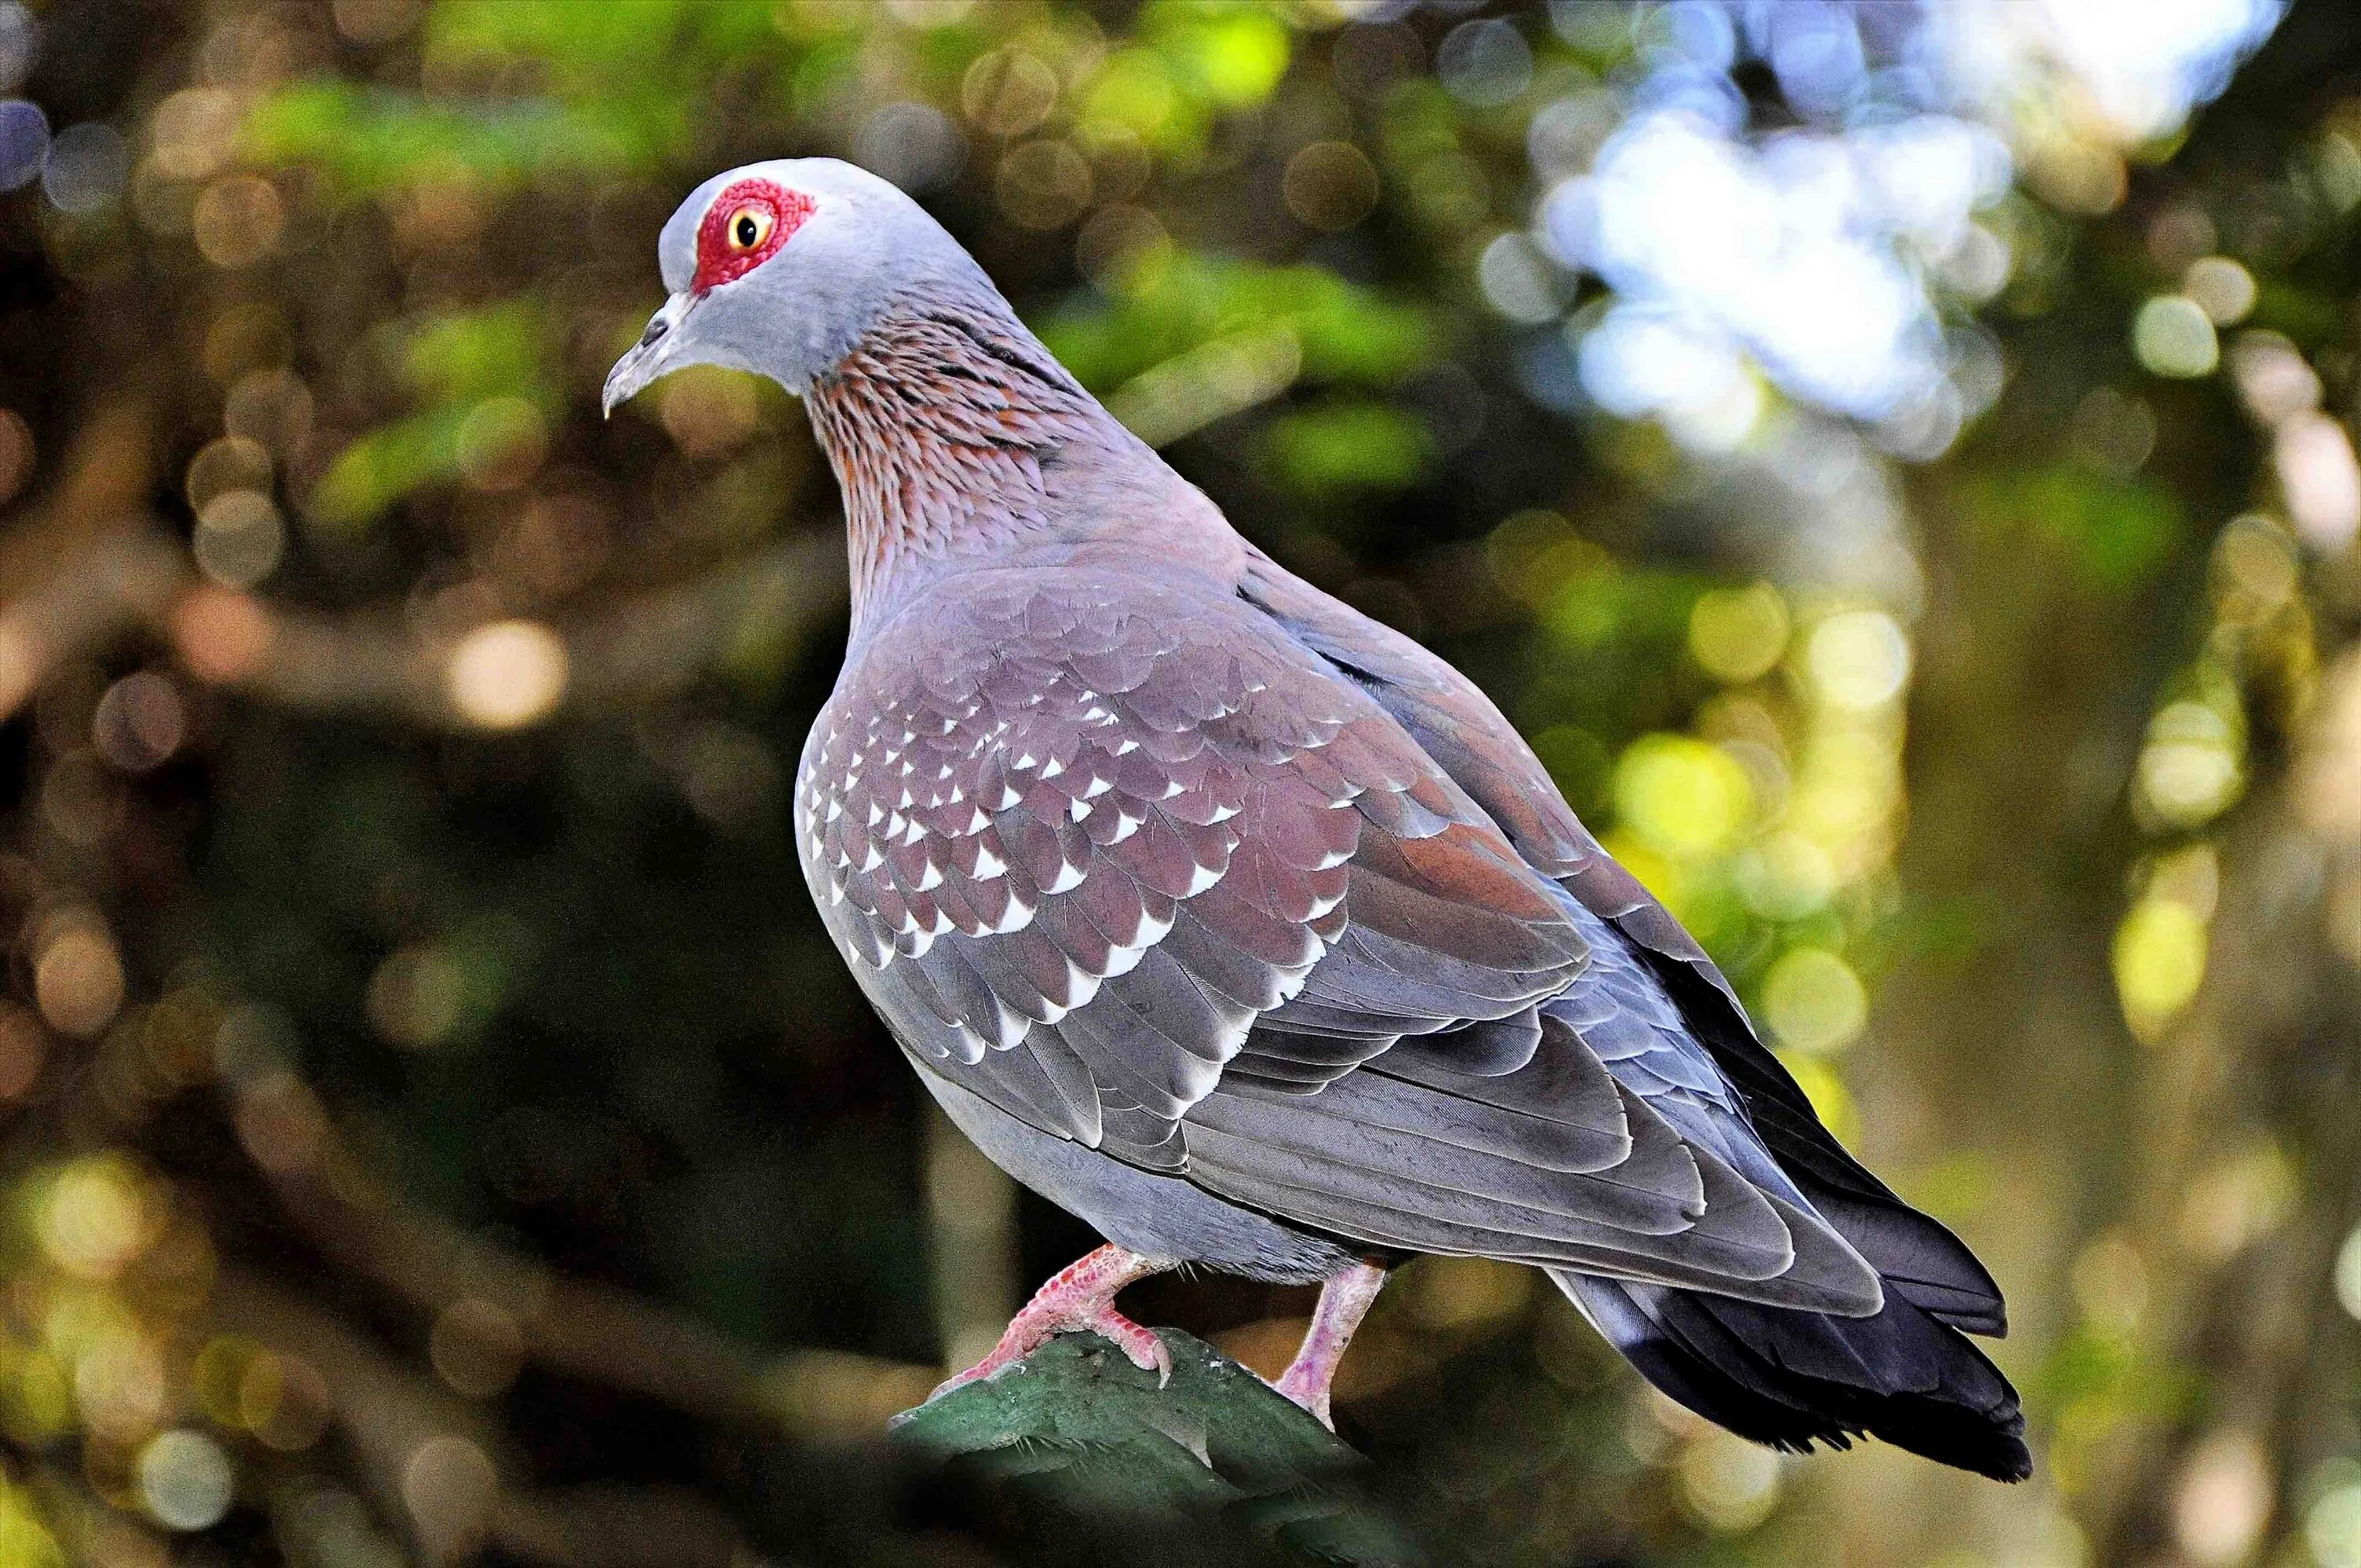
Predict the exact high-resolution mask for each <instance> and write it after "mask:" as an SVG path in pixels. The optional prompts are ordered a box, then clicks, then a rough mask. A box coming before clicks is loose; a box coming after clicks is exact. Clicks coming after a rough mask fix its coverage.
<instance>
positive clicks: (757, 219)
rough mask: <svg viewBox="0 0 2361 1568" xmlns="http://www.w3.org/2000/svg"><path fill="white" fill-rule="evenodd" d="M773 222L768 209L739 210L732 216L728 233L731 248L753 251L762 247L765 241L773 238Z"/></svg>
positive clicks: (746, 208)
mask: <svg viewBox="0 0 2361 1568" xmlns="http://www.w3.org/2000/svg"><path fill="white" fill-rule="evenodd" d="M772 222H773V219H772V217H771V212H770V209H769V208H767V207H755V206H745V207H741V208H739V209H738V210H737V211H736V212H734V213H732V214H730V223H729V226H728V231H727V232H728V233H729V236H730V249H732V250H753V249H756V248H758V247H761V245H762V243H763V241H764V240H766V239H768V238H770V237H771V224H772Z"/></svg>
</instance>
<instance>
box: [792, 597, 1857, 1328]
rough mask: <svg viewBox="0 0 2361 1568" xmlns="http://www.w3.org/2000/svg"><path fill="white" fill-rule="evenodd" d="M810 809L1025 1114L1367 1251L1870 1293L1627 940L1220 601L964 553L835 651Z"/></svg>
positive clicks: (895, 1003)
mask: <svg viewBox="0 0 2361 1568" xmlns="http://www.w3.org/2000/svg"><path fill="white" fill-rule="evenodd" d="M797 807H798V813H799V820H798V824H797V826H798V833H799V839H801V848H802V849H803V850H805V860H806V865H807V875H808V876H809V878H810V880H811V883H812V888H813V893H814V895H815V897H816V898H817V899H818V901H819V903H820V905H821V908H822V910H823V912H824V913H825V914H826V915H827V916H828V919H829V925H830V927H831V929H832V930H833V931H834V932H835V933H836V935H837V937H838V938H839V941H840V945H841V946H842V947H843V948H844V950H845V952H846V956H847V958H848V960H849V961H850V962H851V964H852V967H853V969H854V970H855V972H856V974H857V975H859V976H860V978H861V980H862V983H863V986H864V989H866V990H867V991H868V992H869V994H870V995H871V997H872V999H873V1001H874V1002H875V1003H876V1004H877V1005H878V1006H879V1008H880V1010H881V1011H882V1012H883V1013H884V1014H885V1015H886V1017H887V1019H888V1021H889V1022H890V1023H891V1025H893V1027H894V1029H895V1034H896V1036H897V1037H899V1038H900V1039H901V1040H902V1041H903V1043H904V1045H905V1047H906V1048H907V1049H910V1050H911V1051H912V1052H913V1053H914V1054H915V1055H917V1056H919V1057H921V1058H925V1062H926V1066H927V1067H928V1069H929V1070H933V1071H936V1072H938V1073H940V1074H941V1075H942V1076H944V1077H946V1078H948V1079H950V1080H952V1081H954V1082H957V1083H959V1084H960V1085H961V1086H962V1087H964V1088H966V1089H968V1090H970V1091H972V1092H974V1093H977V1094H979V1095H982V1096H983V1097H984V1098H985V1099H987V1100H989V1101H991V1102H993V1103H994V1104H995V1105H997V1106H999V1107H1000V1108H1002V1109H1003V1110H1005V1111H1007V1112H1008V1113H1011V1114H1013V1115H1015V1116H1016V1117H1018V1118H1019V1119H1020V1120H1022V1121H1024V1122H1026V1123H1027V1124H1030V1125H1032V1126H1035V1127H1037V1128H1038V1129H1040V1130H1042V1131H1044V1132H1049V1133H1052V1134H1055V1135H1059V1136H1061V1137H1066V1138H1071V1139H1073V1140H1075V1141H1076V1142H1078V1143H1082V1144H1084V1145H1087V1146H1092V1147H1094V1148H1098V1149H1100V1150H1101V1151H1102V1152H1104V1153H1107V1154H1109V1155H1112V1156H1114V1157H1116V1158H1119V1159H1122V1160H1125V1161H1126V1162H1128V1163H1131V1164H1133V1165H1135V1166H1137V1167H1139V1168H1144V1169H1149V1170H1157V1171H1162V1172H1166V1173H1170V1174H1176V1175H1181V1176H1185V1177H1186V1178H1187V1179H1189V1180H1191V1182H1194V1183H1196V1184H1197V1185H1199V1186H1201V1187H1203V1188H1205V1189H1206V1190H1210V1191H1213V1192H1214V1193H1215V1194H1217V1195H1219V1196H1222V1197H1224V1198H1226V1199H1229V1200H1231V1201H1235V1202H1238V1203H1240V1204H1243V1205H1245V1206H1247V1207H1250V1208H1254V1209H1257V1210H1260V1211H1262V1212H1268V1213H1271V1214H1275V1215H1279V1216H1281V1217H1283V1218H1286V1219H1288V1220H1290V1221H1293V1222H1295V1223H1301V1224H1304V1225H1308V1226H1312V1227H1316V1228H1319V1229H1321V1230H1323V1231H1326V1232H1328V1233H1330V1234H1335V1235H1338V1236H1341V1237H1345V1238H1349V1239H1352V1240H1355V1241H1357V1242H1360V1243H1364V1244H1367V1245H1378V1246H1405V1247H1411V1248H1414V1249H1417V1250H1422V1251H1444V1252H1462V1253H1481V1254H1486V1255H1498V1256H1505V1257H1516V1258H1524V1259H1530V1260H1532V1261H1534V1262H1545V1263H1555V1264H1561V1265H1565V1266H1576V1267H1580V1268H1583V1269H1586V1270H1589V1271H1592V1272H1598V1273H1606V1274H1612V1275H1617V1276H1620V1277H1629V1278H1636V1279H1646V1280H1656V1281H1662V1282H1665V1283H1678V1284H1696V1285H1701V1286H1704V1287H1706V1288H1715V1289H1720V1290H1724V1291H1727V1292H1730V1293H1733V1294H1747V1295H1752V1296H1754V1297H1755V1298H1757V1299H1766V1300H1777V1301H1780V1302H1783V1303H1791V1304H1813V1305H1821V1306H1824V1307H1826V1308H1827V1309H1828V1310H1870V1309H1872V1308H1873V1307H1874V1305H1875V1301H1876V1294H1875V1293H1876V1283H1875V1278H1874V1276H1873V1274H1872V1273H1871V1272H1870V1271H1869V1270H1868V1269H1867V1268H1866V1266H1864V1265H1863V1264H1862V1263H1861V1260H1860V1259H1859V1258H1858V1257H1857V1256H1854V1255H1852V1254H1851V1253H1850V1249H1848V1248H1846V1247H1845V1245H1844V1244H1843V1243H1842V1242H1841V1241H1839V1240H1838V1239H1837V1238H1836V1237H1835V1235H1834V1234H1833V1233H1832V1232H1830V1231H1828V1228H1827V1227H1826V1226H1825V1225H1823V1224H1821V1223H1818V1221H1817V1218H1816V1217H1815V1216H1813V1215H1812V1214H1811V1213H1810V1212H1809V1210H1808V1206H1806V1205H1803V1204H1802V1203H1801V1202H1800V1201H1799V1200H1795V1199H1794V1198H1793V1197H1792V1190H1789V1191H1788V1192H1781V1191H1777V1190H1769V1189H1766V1188H1765V1187H1763V1186H1762V1185H1760V1184H1759V1183H1758V1182H1757V1181H1756V1180H1755V1179H1752V1178H1751V1177H1750V1174H1749V1173H1748V1172H1747V1171H1746V1170H1745V1169H1744V1167H1745V1165H1746V1164H1747V1163H1748V1160H1749V1157H1751V1156H1752V1154H1753V1153H1755V1152H1757V1151H1756V1150H1755V1149H1754V1148H1753V1147H1752V1146H1743V1147H1741V1146H1738V1145H1736V1144H1734V1143H1733V1140H1732V1136H1731V1128H1733V1127H1740V1126H1742V1123H1741V1122H1740V1121H1738V1120H1737V1119H1735V1118H1733V1117H1731V1116H1730V1113H1728V1112H1727V1111H1726V1110H1721V1111H1719V1112H1717V1110H1716V1108H1715V1107H1714V1106H1713V1105H1712V1104H1711V1103H1710V1098H1711V1094H1712V1092H1714V1091H1716V1090H1718V1087H1719V1079H1718V1078H1717V1077H1714V1076H1713V1075H1711V1074H1710V1073H1709V1072H1708V1073H1699V1072H1698V1071H1697V1070H1696V1069H1694V1068H1693V1067H1692V1066H1690V1065H1687V1064H1682V1063H1673V1062H1667V1064H1666V1067H1665V1070H1663V1071H1658V1070H1656V1069H1654V1068H1653V1067H1652V1066H1651V1065H1649V1064H1650V1063H1651V1062H1653V1060H1654V1059H1655V1058H1656V1056H1658V1055H1661V1050H1660V1047H1657V1046H1655V1045H1653V1044H1651V1043H1650V1042H1649V1041H1648V1040H1646V1039H1643V1038H1642V1036H1641V1035H1640V1034H1638V1033H1634V1032H1633V1031H1632V1030H1631V1029H1630V1028H1628V1027H1627V1026H1626V1022H1627V1021H1626V1019H1625V1014H1626V1013H1627V1012H1628V1010H1629V1009H1628V1007H1627V1006H1626V1005H1625V1004H1623V1003H1619V1002H1616V1001H1615V1000H1614V998H1615V997H1616V996H1618V995H1619V994H1620V993H1622V992H1630V991H1631V988H1632V986H1633V984H1634V983H1635V981H1636V980H1637V979H1638V978H1639V977H1638V971H1637V970H1634V969H1633V968H1632V966H1631V965H1630V964H1629V963H1628V962H1625V961H1624V960H1623V959H1621V957H1620V955H1621V954H1622V953H1623V951H1624V949H1623V947H1622V944H1621V942H1620V938H1616V937H1615V936H1614V934H1613V933H1612V932H1611V931H1609V929H1608V928H1607V927H1605V926H1604V925H1603V924H1601V923H1600V922H1599V921H1598V919H1597V918H1596V917H1595V916H1592V915H1590V914H1589V912H1587V910H1585V909H1584V908H1583V907H1582V906H1581V905H1580V904H1579V902H1578V901H1576V900H1575V899H1573V898H1571V897H1569V896H1568V895H1567V894H1566V893H1565V890H1564V889H1563V888H1562V887H1560V886H1558V885H1556V884H1555V883H1553V882H1551V881H1549V880H1548V879H1546V878H1543V877H1542V876H1540V875H1538V874H1536V873H1535V872H1533V870H1532V868H1531V867H1530V866H1529V865H1528V864H1527V863H1526V861H1525V860H1524V859H1523V858H1522V857H1521V855H1520V854H1519V853H1518V851H1517V850H1516V849H1515V848H1514V847H1513V846H1512V845H1511V844H1510V842H1509V840H1508V839H1507V838H1506V837H1504V835H1503V834H1502V832H1501V831H1500V829H1499V828H1498V827H1496V826H1495V824H1494V823H1493V821H1492V820H1491V818H1490V817H1488V815H1487V814H1486V812H1485V811H1484V810H1483V809H1482V808H1481V807H1479V806H1477V805H1476V804H1475V802H1474V801H1472V800H1471V799H1470V798H1469V796H1468V795H1467V794H1466V791H1465V790H1463V789H1462V788H1461V787H1460V786H1459V785H1458V784H1455V782H1454V781H1453V780H1452V778H1451V777H1450V776H1449V775H1448V774H1447V773H1445V772H1444V770H1443V769H1442V768H1441V767H1440V766H1438V765H1437V764H1436V762H1434V760H1433V758H1432V757H1430V756H1429V755H1428V754H1427V752H1426V751H1424V750H1422V748H1421V747H1420V746H1419V745H1418V744H1417V743H1416V741H1414V740H1412V739H1411V735H1410V734H1409V732H1408V731H1407V730H1405V729H1404V728H1403V727H1402V726H1401V725H1400V723H1399V722H1398V721H1397V720H1396V719H1394V718H1391V717H1390V716H1389V715H1388V714H1387V713H1386V712H1384V711H1383V709H1382V708H1381V707H1378V704H1376V703H1375V702H1373V701H1372V700H1371V699H1370V697H1369V696H1367V694H1366V693H1365V692H1363V691H1362V690H1361V689H1359V688H1358V687H1357V686H1356V685H1354V684H1353V683H1352V682H1350V681H1346V680H1343V679H1339V678H1338V677H1337V675H1336V673H1335V671H1334V669H1332V668H1331V667H1330V666H1329V665H1327V664H1326V663H1323V662H1322V661H1321V660H1320V659H1318V658H1317V657H1316V656H1314V655H1312V654H1311V653H1310V652H1307V651H1305V650H1304V649H1302V648H1301V647H1300V646H1298V645H1297V644H1295V643H1294V642H1292V641H1290V640H1289V639H1288V638H1286V637H1285V636H1284V635H1283V634H1280V633H1279V631H1278V630H1277V629H1276V628H1274V627H1272V626H1271V624H1270V623H1269V622H1268V620H1265V619H1264V618H1262V617H1261V616H1259V615H1257V614H1255V613H1254V612H1252V611H1251V610H1249V609H1246V607H1243V606H1240V605H1237V604H1236V603H1235V601H1234V600H1230V599H1227V598H1218V599H1216V598H1204V599H1200V598H1190V597H1188V596H1185V595H1179V594H1171V593H1169V592H1167V591H1166V590H1161V589H1155V588H1150V587H1144V586H1141V585H1139V584H1138V583H1137V582H1136V581H1126V580H1123V579H1108V578H1104V577H1090V576H1062V577H1061V576H1056V575H1050V574H1042V573H1032V574H1027V575H1026V576H1023V577H1021V578H1012V579H1010V580H1008V581H1007V582H1006V583H1005V584H1004V585H1001V586H998V587H994V586H991V585H985V586H982V587H979V586H977V585H976V584H975V583H974V582H973V580H971V582H970V584H969V586H968V587H967V589H966V591H965V592H964V594H963V595H962V597H961V600H960V601H959V602H958V603H956V604H950V605H946V606H944V607H943V609H942V613H941V615H940V616H939V618H938V619H937V620H936V621H935V623H934V624H932V625H930V626H929V627H928V634H927V637H926V640H925V641H924V642H923V643H918V644H917V645H915V646H909V647H902V648H900V649H898V650H897V651H896V652H894V653H892V654H891V655H890V656H884V657H879V656H872V657H869V658H865V659H863V660H862V661H860V662H859V663H858V665H857V667H856V668H854V669H852V670H850V671H848V674H847V678H846V683H845V685H842V686H840V690H839V693H838V696H837V697H836V698H835V699H833V700H832V701H831V703H830V707H829V712H828V713H827V714H826V715H825V716H824V717H823V720H822V723H821V725H820V726H819V727H818V729H816V731H815V734H814V737H813V741H812V745H811V747H810V748H809V750H808V751H807V762H806V769H805V773H804V776H803V779H802V780H801V781H800V787H799V789H798V798H797ZM1600 937H1604V938H1608V939H1609V942H1610V943H1611V944H1612V947H1611V950H1610V952H1609V955H1608V961H1605V962H1601V961H1599V955H1598V952H1596V951H1595V950H1594V948H1593V945H1592V944H1593V940H1594V939H1595V938H1600ZM1594 1042H1595V1043H1594ZM1692 1087H1694V1090H1695V1091H1696V1092H1697V1095H1698V1096H1699V1098H1698V1099H1697V1103H1696V1104H1694V1105H1691V1104H1688V1103H1686V1102H1681V1101H1679V1100H1678V1099H1677V1097H1676V1096H1675V1097H1673V1098H1667V1092H1666V1091H1686V1090H1690V1089H1691V1088H1692ZM1652 1096H1653V1098H1652ZM1717 1118H1718V1119H1717ZM1741 1142H1742V1140H1741ZM1759 1163H1760V1164H1762V1165H1763V1166H1766V1167H1768V1168H1770V1169H1771V1170H1772V1171H1773V1172H1775V1170H1776V1167H1775V1163H1774V1162H1770V1161H1768V1160H1767V1158H1766V1159H1763V1160H1762V1161H1760V1162H1759Z"/></svg>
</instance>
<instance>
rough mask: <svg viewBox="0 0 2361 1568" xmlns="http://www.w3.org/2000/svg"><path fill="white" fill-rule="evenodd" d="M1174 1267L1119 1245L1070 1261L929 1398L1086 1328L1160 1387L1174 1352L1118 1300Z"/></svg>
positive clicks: (980, 1377)
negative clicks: (981, 1353)
mask: <svg viewBox="0 0 2361 1568" xmlns="http://www.w3.org/2000/svg"><path fill="white" fill-rule="evenodd" d="M1171 1266H1172V1265H1171V1264H1170V1262H1168V1261H1166V1260H1164V1259H1162V1258H1153V1257H1143V1256H1142V1255H1139V1254H1138V1253H1136V1252H1132V1251H1130V1250H1128V1249H1127V1248H1125V1247H1119V1246H1103V1247H1101V1248H1099V1249H1098V1250H1097V1251H1096V1252H1093V1253H1091V1254H1089V1255H1086V1256H1084V1257H1082V1258H1081V1259H1079V1260H1077V1261H1076V1262H1074V1263H1071V1264H1069V1265H1067V1266H1066V1267H1065V1269H1064V1270H1062V1271H1061V1272H1060V1273H1059V1274H1057V1275H1055V1276H1054V1277H1051V1278H1050V1280H1049V1283H1048V1284H1046V1285H1044V1286H1042V1287H1041V1288H1040V1289H1038V1290H1036V1291H1035V1292H1034V1293H1033V1299H1031V1300H1030V1301H1027V1303H1025V1309H1024V1310H1022V1311H1020V1312H1018V1313H1017V1314H1016V1317H1014V1318H1012V1319H1010V1320H1009V1323H1008V1332H1005V1333H1004V1334H1002V1335H1001V1336H1000V1343H998V1344H996V1345H994V1346H993V1347H992V1352H991V1354H988V1355H986V1356H985V1357H984V1358H983V1360H982V1361H979V1362H977V1363H976V1364H975V1365H973V1366H971V1367H969V1368H968V1369H967V1370H966V1371H965V1372H962V1373H960V1374H959V1375H958V1376H954V1377H951V1378H950V1379H949V1380H947V1381H946V1382H944V1383H943V1384H941V1385H940V1386H939V1387H937V1388H936V1389H935V1391H934V1392H933V1393H932V1394H930V1395H928V1398H929V1399H939V1398H941V1397H942V1396H944V1395H945V1394H948V1393H950V1391H951V1390H952V1389H954V1388H963V1387H967V1385H969V1384H971V1383H975V1382H980V1381H982V1380H983V1378H986V1377H989V1376H992V1375H993V1374H994V1373H995V1372H998V1371H999V1370H1000V1369H1001V1368H1002V1367H1005V1366H1013V1365H1016V1363H1017V1362H1020V1361H1022V1360H1024V1359H1025V1358H1026V1357H1027V1356H1028V1355H1030V1354H1033V1353H1034V1352H1035V1351H1037V1350H1038V1349H1040V1348H1041V1347H1042V1346H1043V1345H1045V1344H1047V1343H1049V1341H1050V1340H1051V1339H1052V1338H1053V1337H1055V1336H1056V1335H1058V1334H1061V1333H1072V1332H1077V1331H1080V1330H1084V1329H1087V1330H1089V1331H1090V1332H1093V1333H1094V1334H1099V1335H1101V1336H1103V1337H1104V1338H1106V1339H1108V1340H1110V1341H1112V1342H1114V1343H1115V1348H1116V1349H1118V1350H1120V1351H1122V1352H1123V1354H1125V1355H1126V1357H1128V1358H1129V1359H1130V1361H1131V1364H1132V1365H1134V1366H1137V1367H1138V1368H1139V1369H1140V1370H1141V1371H1143V1372H1153V1373H1155V1374H1156V1383H1157V1387H1163V1386H1164V1384H1165V1382H1166V1381H1167V1380H1168V1379H1170V1377H1171V1376H1172V1353H1171V1352H1170V1351H1169V1350H1167V1349H1165V1348H1164V1342H1163V1341H1162V1340H1160V1339H1159V1338H1157V1337H1156V1334H1155V1332H1154V1331H1153V1330H1150V1329H1144V1328H1142V1327H1140V1326H1139V1325H1138V1324H1137V1323H1135V1322H1133V1321H1131V1320H1130V1319H1129V1318H1126V1317H1125V1316H1124V1315H1123V1314H1122V1313H1121V1312H1118V1311H1116V1310H1115V1293H1116V1292H1117V1291H1119V1290H1121V1289H1122V1288H1124V1287H1125V1286H1126V1285H1129V1284H1131V1283H1133V1282H1134V1281H1135V1280H1139V1279H1145V1278H1147V1277H1148V1276H1149V1275H1151V1274H1160V1273H1162V1272H1163V1271H1164V1270H1165V1269H1168V1268H1170V1267H1171Z"/></svg>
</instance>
